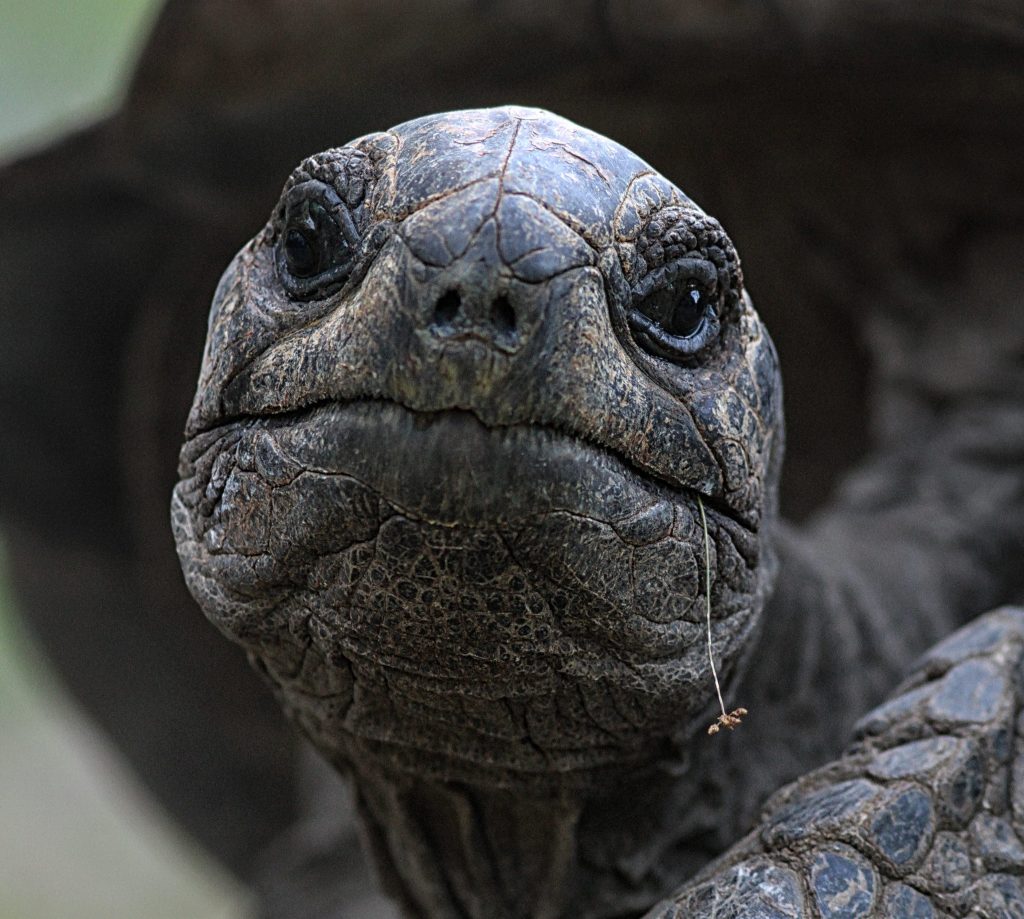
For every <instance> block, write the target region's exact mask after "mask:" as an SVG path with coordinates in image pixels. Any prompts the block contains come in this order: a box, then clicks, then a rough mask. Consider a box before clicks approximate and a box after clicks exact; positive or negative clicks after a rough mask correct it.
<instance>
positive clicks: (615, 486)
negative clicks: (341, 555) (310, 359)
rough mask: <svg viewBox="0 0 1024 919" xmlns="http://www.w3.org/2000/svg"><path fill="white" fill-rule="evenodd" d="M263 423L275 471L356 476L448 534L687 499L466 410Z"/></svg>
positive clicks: (541, 434)
mask: <svg viewBox="0 0 1024 919" xmlns="http://www.w3.org/2000/svg"><path fill="white" fill-rule="evenodd" d="M260 424H261V426H262V427H263V428H264V430H265V431H266V432H267V434H268V435H269V437H270V439H271V444H268V445H267V448H266V449H268V450H269V449H274V450H276V451H278V456H276V457H274V459H276V460H277V461H278V462H280V461H281V460H284V461H285V462H287V463H288V464H295V465H296V466H297V467H298V468H300V469H302V470H305V471H309V472H315V473H321V474H326V475H338V474H341V475H347V476H351V477H352V478H355V479H357V480H358V481H360V482H362V483H364V484H365V485H367V486H368V487H370V488H372V489H373V490H374V491H375V492H376V493H377V494H379V495H380V496H381V497H382V498H384V499H385V500H386V501H387V502H388V503H390V504H392V505H393V506H394V507H395V508H396V509H397V510H398V511H399V512H400V513H403V514H404V515H406V516H408V517H410V518H413V519H417V520H421V521H423V522H426V523H430V524H436V525H441V526H454V525H462V526H488V525H495V524H497V525H502V524H513V523H516V522H517V521H520V520H523V519H526V518H530V517H534V516H536V515H537V514H550V513H554V512H558V511H565V512H569V513H575V514H581V515H583V516H587V517H593V518H595V519H601V520H605V521H609V522H612V523H614V522H617V521H627V520H629V519H630V518H632V517H634V516H636V515H637V514H642V513H644V512H645V511H647V510H649V509H650V508H651V507H652V506H654V505H656V504H658V503H659V502H662V501H666V500H667V501H672V502H677V501H680V500H685V499H686V498H687V497H690V492H689V491H688V490H685V491H684V490H681V489H678V488H675V487H673V486H670V485H669V484H667V483H665V482H662V481H659V480H657V479H655V478H653V477H651V476H649V475H647V474H645V473H642V472H640V471H638V470H636V469H635V468H633V467H631V466H629V465H628V464H627V463H626V462H625V461H623V460H622V459H621V458H620V457H618V456H616V455H615V454H613V453H610V452H609V451H607V450H604V449H601V448H599V447H596V446H594V445H593V444H590V443H588V442H586V441H583V440H580V439H579V438H577V437H573V436H572V435H569V434H564V433H562V432H559V431H555V430H552V429H550V428H546V427H542V426H535V425H512V426H508V427H488V426H486V425H484V424H483V423H482V422H481V421H479V420H478V419H477V417H476V416H475V415H474V414H473V413H472V412H470V411H466V410H460V409H450V410H445V411H438V412H422V411H414V410H412V409H409V408H406V407H405V406H403V405H400V404H398V403H396V402H392V401H385V400H360V401H357V402H347V403H337V402H333V403H327V404H323V405H318V406H315V407H312V408H308V409H305V410H303V411H301V412H298V413H290V414H289V415H287V416H270V417H264V418H263V419H261V420H260Z"/></svg>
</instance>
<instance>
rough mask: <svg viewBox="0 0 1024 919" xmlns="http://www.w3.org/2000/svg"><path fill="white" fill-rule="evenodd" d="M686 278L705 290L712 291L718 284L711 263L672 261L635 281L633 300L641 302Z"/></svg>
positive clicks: (702, 260) (715, 272)
mask: <svg viewBox="0 0 1024 919" xmlns="http://www.w3.org/2000/svg"><path fill="white" fill-rule="evenodd" d="M688 278H694V279H696V280H698V281H700V282H701V283H702V284H703V285H704V287H705V288H706V289H707V290H712V289H713V288H714V287H715V285H716V284H717V283H718V269H717V268H715V266H714V265H713V264H711V262H709V261H707V260H706V259H702V258H677V259H673V260H672V261H671V262H668V263H667V264H665V265H661V266H659V267H658V268H655V269H654V270H653V271H650V272H648V273H647V274H645V275H644V276H643V277H642V278H641V279H640V280H639V281H637V283H636V284H634V285H633V298H634V300H642V299H644V298H645V297H649V296H650V295H651V294H652V293H654V292H655V291H657V290H658V289H660V288H662V287H667V286H669V285H670V284H674V283H675V282H676V281H677V280H680V279H688Z"/></svg>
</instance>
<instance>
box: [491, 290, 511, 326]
mask: <svg viewBox="0 0 1024 919" xmlns="http://www.w3.org/2000/svg"><path fill="white" fill-rule="evenodd" d="M491 322H492V323H493V325H494V328H495V329H497V331H498V332H504V333H506V334H510V333H512V332H515V330H516V311H515V310H514V309H512V304H511V303H509V302H508V297H506V296H505V295H504V294H500V295H499V296H497V297H495V298H494V302H493V303H492V304H491Z"/></svg>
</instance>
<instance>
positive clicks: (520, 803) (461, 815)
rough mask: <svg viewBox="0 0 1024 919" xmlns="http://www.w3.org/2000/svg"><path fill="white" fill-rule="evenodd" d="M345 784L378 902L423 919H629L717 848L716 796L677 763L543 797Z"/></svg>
mask: <svg viewBox="0 0 1024 919" xmlns="http://www.w3.org/2000/svg"><path fill="white" fill-rule="evenodd" d="M699 773H703V774H707V773H706V772H705V770H704V768H703V767H702V769H701V770H700V771H699ZM699 773H698V774H699ZM352 774H353V778H354V781H355V790H356V797H357V801H358V804H359V808H360V812H361V817H362V820H363V824H364V828H365V829H366V831H367V836H368V838H369V842H370V844H371V847H372V850H373V853H374V856H375V858H376V861H377V864H378V867H379V869H380V871H381V873H382V875H383V880H384V882H385V884H386V886H387V887H388V888H389V892H390V893H391V894H392V895H393V896H395V897H397V898H398V899H399V900H400V901H401V902H402V903H403V905H404V908H405V911H406V913H407V914H408V915H410V916H416V917H425V919H560V917H563V916H567V915H569V913H567V912H566V909H567V908H568V905H569V904H571V915H572V916H573V917H579V919H611V917H627V916H639V915H641V914H642V913H643V912H645V911H646V910H647V909H648V908H650V907H651V906H652V905H654V904H655V903H656V902H657V901H658V900H659V899H661V898H663V897H664V896H666V895H667V894H668V893H670V892H671V890H672V889H673V888H674V887H675V886H677V885H678V884H679V883H680V882H681V881H682V880H683V879H685V878H687V877H689V876H690V875H692V874H693V873H694V872H695V871H697V870H698V869H699V868H700V867H701V866H703V865H704V864H705V863H706V862H707V861H708V859H709V858H710V857H711V856H712V855H713V854H714V851H715V850H716V849H717V848H719V847H720V845H721V841H720V840H717V839H713V838H712V837H713V836H714V835H715V828H716V826H717V823H718V821H719V819H720V817H721V814H720V812H719V808H718V806H717V805H716V801H717V799H718V795H716V794H715V793H714V792H713V791H712V790H711V789H709V788H705V787H703V786H701V787H698V786H697V785H696V784H695V783H694V782H693V780H692V775H693V774H694V772H693V771H692V770H690V769H688V768H687V767H686V765H685V764H681V763H676V764H673V767H672V768H667V767H666V766H665V765H664V764H660V765H654V766H648V767H644V768H642V769H638V770H634V771H632V772H631V773H630V774H628V775H620V776H619V777H618V778H617V779H616V780H615V781H609V782H607V783H604V784H602V785H601V786H600V787H599V788H596V789H590V790H587V791H583V790H580V789H579V788H571V789H570V788H567V789H564V790H561V791H549V792H544V793H541V792H524V791H521V790H507V789H495V788H489V787H483V786H476V785H469V784H466V783H455V782H441V781H435V780H429V779H422V778H416V777H411V776H395V775H387V774H386V773H383V772H381V771H379V770H377V769H372V770H371V769H365V770H364V769H359V768H358V767H357V768H356V769H354V770H353V773H352ZM709 792H710V793H709Z"/></svg>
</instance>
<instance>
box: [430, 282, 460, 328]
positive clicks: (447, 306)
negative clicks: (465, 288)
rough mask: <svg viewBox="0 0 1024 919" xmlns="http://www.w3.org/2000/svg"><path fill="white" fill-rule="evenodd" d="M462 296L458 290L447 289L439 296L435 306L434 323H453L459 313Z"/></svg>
mask: <svg viewBox="0 0 1024 919" xmlns="http://www.w3.org/2000/svg"><path fill="white" fill-rule="evenodd" d="M461 306H462V297H461V296H459V292H458V291H457V290H446V291H445V292H444V293H443V294H441V296H440V297H438V298H437V304H436V305H435V307H434V325H451V324H452V322H453V321H454V320H455V317H456V316H457V315H458V314H459V308H460V307H461Z"/></svg>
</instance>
